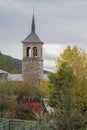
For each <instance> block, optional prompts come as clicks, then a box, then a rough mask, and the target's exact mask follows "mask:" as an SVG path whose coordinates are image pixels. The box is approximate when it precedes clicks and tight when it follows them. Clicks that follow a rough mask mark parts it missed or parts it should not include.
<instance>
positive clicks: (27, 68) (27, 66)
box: [22, 14, 43, 85]
mask: <svg viewBox="0 0 87 130" xmlns="http://www.w3.org/2000/svg"><path fill="white" fill-rule="evenodd" d="M22 43H23V59H22V78H23V80H24V81H28V82H29V83H30V84H32V85H34V84H35V85H40V84H41V81H42V78H43V59H42V54H43V42H42V41H41V40H40V39H39V37H38V36H37V34H36V31H35V18H34V14H33V17H32V24H31V33H30V34H29V35H28V36H27V37H26V38H25V39H24V40H23V41H22Z"/></svg>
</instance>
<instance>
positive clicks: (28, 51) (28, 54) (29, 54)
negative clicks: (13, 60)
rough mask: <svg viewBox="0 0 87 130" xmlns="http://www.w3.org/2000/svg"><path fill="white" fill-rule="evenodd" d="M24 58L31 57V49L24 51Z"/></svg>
mask: <svg viewBox="0 0 87 130" xmlns="http://www.w3.org/2000/svg"><path fill="white" fill-rule="evenodd" d="M26 56H28V57H31V48H30V47H27V49H26Z"/></svg>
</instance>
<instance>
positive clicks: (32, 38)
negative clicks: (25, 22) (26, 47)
mask: <svg viewBox="0 0 87 130" xmlns="http://www.w3.org/2000/svg"><path fill="white" fill-rule="evenodd" d="M22 43H43V42H42V41H41V40H40V38H39V37H38V36H37V34H36V33H35V20H34V14H33V18H32V24H31V33H30V34H29V35H28V36H27V37H26V38H25V39H24V40H23V41H22Z"/></svg>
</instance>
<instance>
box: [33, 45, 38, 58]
mask: <svg viewBox="0 0 87 130" xmlns="http://www.w3.org/2000/svg"><path fill="white" fill-rule="evenodd" d="M33 57H37V47H33Z"/></svg>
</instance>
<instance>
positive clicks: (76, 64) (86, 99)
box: [56, 46, 87, 111]
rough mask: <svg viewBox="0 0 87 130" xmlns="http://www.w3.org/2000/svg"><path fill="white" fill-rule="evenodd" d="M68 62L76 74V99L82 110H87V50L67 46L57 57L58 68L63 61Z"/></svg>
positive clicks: (74, 85)
mask: <svg viewBox="0 0 87 130" xmlns="http://www.w3.org/2000/svg"><path fill="white" fill-rule="evenodd" d="M64 61H65V62H67V64H68V66H70V67H71V68H72V70H73V72H74V75H75V82H74V84H73V89H74V96H73V97H74V101H75V102H76V103H77V104H78V105H79V106H80V107H81V110H83V111H86V110H87V93H86V92H87V52H86V51H85V50H84V49H79V48H77V47H73V48H71V47H70V46H69V47H67V48H66V49H65V50H64V52H63V53H62V54H61V55H60V57H59V58H57V62H56V65H57V69H59V68H60V67H61V64H62V63H63V62H64Z"/></svg>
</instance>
